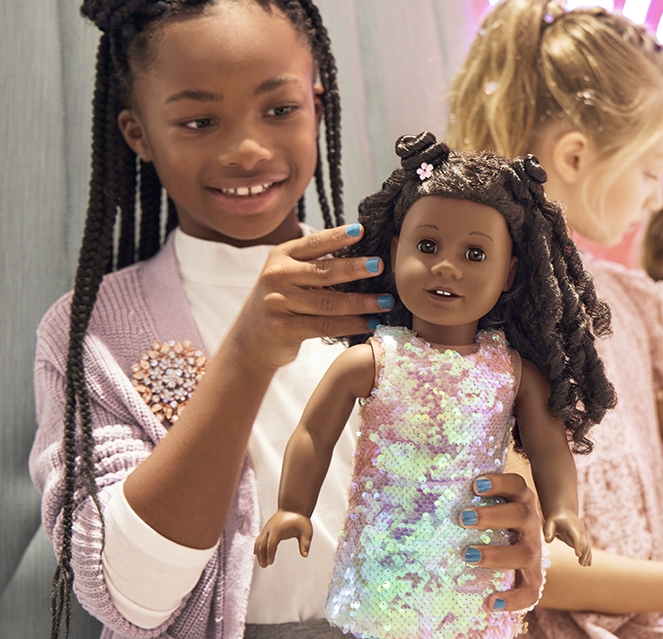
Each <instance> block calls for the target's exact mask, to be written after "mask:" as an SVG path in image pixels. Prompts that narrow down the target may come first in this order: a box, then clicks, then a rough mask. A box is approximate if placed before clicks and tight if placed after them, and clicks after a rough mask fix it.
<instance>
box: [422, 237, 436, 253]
mask: <svg viewBox="0 0 663 639" xmlns="http://www.w3.org/2000/svg"><path fill="white" fill-rule="evenodd" d="M417 250H418V251H421V252H422V253H437V244H435V242H433V241H432V240H421V242H419V244H417Z"/></svg>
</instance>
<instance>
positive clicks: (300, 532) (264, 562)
mask: <svg viewBox="0 0 663 639" xmlns="http://www.w3.org/2000/svg"><path fill="white" fill-rule="evenodd" d="M291 537H297V539H298V540H299V553H300V554H301V556H302V557H308V550H309V548H310V547H311V537H313V526H312V525H311V520H310V519H309V518H308V517H306V516H304V515H300V514H299V513H293V512H288V511H286V510H277V511H276V513H274V514H273V515H272V516H271V517H270V518H269V521H268V522H267V523H266V524H265V527H264V528H263V529H262V531H261V533H260V534H259V535H258V537H257V538H256V542H255V544H254V546H253V554H254V555H255V556H256V557H257V559H258V563H259V564H260V567H261V568H266V567H267V566H271V565H272V564H273V563H274V557H275V556H276V548H277V547H278V545H279V543H280V542H281V541H283V540H284V539H290V538H291Z"/></svg>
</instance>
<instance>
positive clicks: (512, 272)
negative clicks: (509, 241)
mask: <svg viewBox="0 0 663 639" xmlns="http://www.w3.org/2000/svg"><path fill="white" fill-rule="evenodd" d="M517 271H518V258H517V257H516V256H515V255H513V256H511V266H509V276H508V277H507V278H506V283H505V284H504V288H503V289H502V292H503V293H504V292H506V291H510V290H511V287H512V286H513V281H514V280H515V279H516V272H517Z"/></svg>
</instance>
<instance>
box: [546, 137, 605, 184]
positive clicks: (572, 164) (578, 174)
mask: <svg viewBox="0 0 663 639" xmlns="http://www.w3.org/2000/svg"><path fill="white" fill-rule="evenodd" d="M594 155H595V154H594V151H593V148H592V145H591V143H590V141H589V139H588V138H587V136H586V135H585V134H584V133H580V131H570V132H569V133H565V134H564V135H562V137H561V138H559V140H557V142H555V144H554V146H553V149H552V158H551V160H552V165H553V169H554V171H555V173H556V174H557V176H558V177H559V179H560V180H561V181H562V182H563V183H564V185H565V186H573V185H575V184H578V182H580V181H581V180H582V179H584V177H585V175H586V173H587V169H588V166H589V165H590V164H591V163H592V162H593V160H594V159H595V158H594Z"/></svg>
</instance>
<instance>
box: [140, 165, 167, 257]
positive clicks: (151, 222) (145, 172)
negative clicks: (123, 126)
mask: <svg viewBox="0 0 663 639" xmlns="http://www.w3.org/2000/svg"><path fill="white" fill-rule="evenodd" d="M161 195H162V189H161V182H160V181H159V176H158V175H157V172H156V171H155V170H154V164H152V163H151V162H143V161H142V160H141V162H140V245H139V247H138V259H139V260H147V259H148V258H150V257H152V256H153V255H154V254H155V253H156V252H157V251H158V250H159V247H160V246H161V223H160V219H161Z"/></svg>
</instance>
